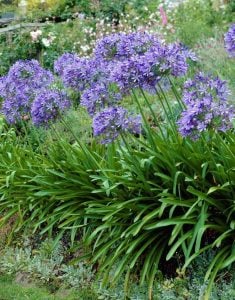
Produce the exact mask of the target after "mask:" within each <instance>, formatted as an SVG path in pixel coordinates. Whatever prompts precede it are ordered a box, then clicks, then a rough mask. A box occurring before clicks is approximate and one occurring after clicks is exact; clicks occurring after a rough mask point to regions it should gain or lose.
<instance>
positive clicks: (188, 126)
mask: <svg viewBox="0 0 235 300" xmlns="http://www.w3.org/2000/svg"><path fill="white" fill-rule="evenodd" d="M227 96H228V90H227V86H226V82H225V81H223V80H221V79H219V78H213V77H211V76H206V75H204V74H203V73H199V74H197V75H196V76H195V78H194V80H188V81H186V83H185V86H184V93H183V102H184V103H185V105H186V109H185V110H184V111H183V112H182V114H181V117H180V119H179V120H178V126H179V132H180V133H181V135H182V136H184V137H185V136H189V137H191V138H192V139H197V138H198V137H199V135H200V133H201V132H202V131H205V130H207V129H213V130H217V131H223V132H225V131H227V130H228V129H230V128H231V126H232V123H231V120H232V118H234V109H233V108H232V107H231V106H230V105H229V103H228V102H227Z"/></svg>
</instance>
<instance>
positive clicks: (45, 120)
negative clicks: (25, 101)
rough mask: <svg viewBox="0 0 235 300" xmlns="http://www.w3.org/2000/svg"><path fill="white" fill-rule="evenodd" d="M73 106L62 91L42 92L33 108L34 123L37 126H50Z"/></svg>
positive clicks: (34, 102) (46, 90)
mask: <svg viewBox="0 0 235 300" xmlns="http://www.w3.org/2000/svg"><path fill="white" fill-rule="evenodd" d="M70 106H71V102H70V100H69V99H68V97H67V95H66V93H65V92H63V91H60V90H48V89H45V90H42V91H41V92H40V93H39V94H38V95H37V96H36V98H35V100H34V101H33V103H32V107H31V116H32V121H33V123H34V124H35V125H37V126H40V125H44V126H48V125H49V123H50V122H51V121H54V120H55V119H57V118H58V117H59V116H60V115H61V114H62V113H63V112H64V111H65V110H67V109H68V108H69V107H70Z"/></svg>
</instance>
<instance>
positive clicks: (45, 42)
mask: <svg viewBox="0 0 235 300" xmlns="http://www.w3.org/2000/svg"><path fill="white" fill-rule="evenodd" d="M42 44H43V45H44V46H45V47H50V44H51V40H50V39H47V38H43V39H42Z"/></svg>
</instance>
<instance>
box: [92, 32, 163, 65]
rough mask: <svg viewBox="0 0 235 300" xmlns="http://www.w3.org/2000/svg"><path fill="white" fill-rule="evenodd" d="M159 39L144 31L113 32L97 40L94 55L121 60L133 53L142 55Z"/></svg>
mask: <svg viewBox="0 0 235 300" xmlns="http://www.w3.org/2000/svg"><path fill="white" fill-rule="evenodd" d="M159 44H161V42H160V40H159V39H158V38H157V37H156V36H155V35H152V34H149V33H146V32H132V33H127V34H126V33H115V34H111V35H109V36H106V37H104V38H102V39H101V40H99V41H98V42H97V44H96V47H95V49H94V57H95V58H96V59H99V60H104V61H114V60H115V61H122V60H125V59H128V58H130V57H131V56H133V55H143V54H144V53H146V52H147V51H148V50H149V49H150V48H151V47H153V46H158V45H159Z"/></svg>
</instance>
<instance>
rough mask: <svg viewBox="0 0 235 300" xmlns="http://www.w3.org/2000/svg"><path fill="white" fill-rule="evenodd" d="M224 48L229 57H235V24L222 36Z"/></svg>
mask: <svg viewBox="0 0 235 300" xmlns="http://www.w3.org/2000/svg"><path fill="white" fill-rule="evenodd" d="M224 42H225V48H226V49H227V51H228V53H229V55H230V56H231V57H235V23H234V24H232V26H231V27H230V28H229V30H228V32H227V33H226V34H225V36H224Z"/></svg>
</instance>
